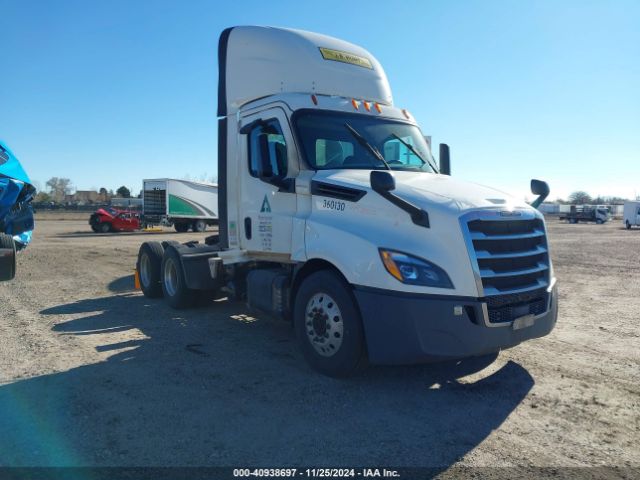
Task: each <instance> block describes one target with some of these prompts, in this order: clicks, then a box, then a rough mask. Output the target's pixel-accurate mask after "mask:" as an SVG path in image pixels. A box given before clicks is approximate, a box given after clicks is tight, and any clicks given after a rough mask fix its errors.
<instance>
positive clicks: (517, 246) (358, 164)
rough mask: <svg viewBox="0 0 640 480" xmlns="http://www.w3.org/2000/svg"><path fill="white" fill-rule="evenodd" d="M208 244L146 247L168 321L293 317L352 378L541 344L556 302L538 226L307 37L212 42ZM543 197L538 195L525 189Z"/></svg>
mask: <svg viewBox="0 0 640 480" xmlns="http://www.w3.org/2000/svg"><path fill="white" fill-rule="evenodd" d="M218 57H219V84H218V116H219V120H218V169H219V170H218V179H219V180H218V181H219V207H218V209H219V215H220V229H219V235H217V236H213V237H209V238H208V239H207V240H206V242H205V243H204V244H200V243H196V242H190V243H186V244H178V243H177V242H164V243H162V244H160V243H157V242H147V243H144V244H143V245H142V246H141V248H140V252H139V255H138V262H137V275H139V279H140V283H141V288H142V290H143V292H144V293H145V295H147V296H148V297H161V296H163V297H164V299H165V301H167V302H168V303H169V305H171V306H173V307H176V308H183V307H189V306H191V305H193V304H194V303H195V302H197V301H198V299H199V298H200V297H202V296H203V295H204V296H213V295H218V296H229V297H231V298H235V299H246V300H247V302H248V304H249V305H250V306H252V307H255V308H257V309H260V310H262V311H265V312H268V313H270V314H272V315H276V316H280V317H283V318H284V319H288V320H291V321H292V322H293V324H294V327H295V331H296V335H297V337H298V340H299V342H300V345H301V347H302V350H303V353H304V356H305V358H306V359H307V361H308V362H309V363H310V364H311V365H312V366H313V367H314V368H315V369H317V370H319V371H320V372H322V373H324V374H327V375H333V376H340V375H348V374H351V373H353V372H355V371H357V370H358V369H359V368H360V367H361V366H362V365H363V364H365V363H366V361H367V360H368V361H369V362H370V363H373V364H406V363H416V362H427V361H434V360H440V359H450V358H462V357H468V356H474V355H482V354H486V353H490V352H495V351H498V350H500V349H503V348H508V347H512V346H514V345H517V344H518V343H520V342H522V341H524V340H528V339H532V338H536V337H541V336H543V335H546V334H548V333H549V332H550V331H551V330H552V329H553V327H554V325H555V323H556V318H557V311H558V310H557V309H558V303H557V290H556V279H555V277H554V273H553V268H552V265H551V258H550V255H549V247H548V242H547V234H546V228H545V223H544V218H543V216H542V215H541V214H540V213H539V212H538V211H537V210H535V208H532V206H530V205H527V204H526V203H523V202H522V201H520V200H518V199H516V198H512V197H509V196H507V195H506V194H504V193H502V192H500V191H497V190H494V189H491V188H488V187H484V186H480V185H476V184H473V183H467V182H462V181H459V180H455V179H454V178H452V177H451V176H450V175H449V173H450V168H449V152H448V147H447V146H446V145H441V146H440V168H439V169H438V168H437V167H436V165H435V162H434V159H433V157H432V154H431V151H430V148H429V145H428V144H427V142H426V141H425V138H424V137H423V135H422V133H421V131H420V129H419V128H418V125H417V123H416V121H415V119H414V118H413V117H412V115H411V114H410V113H409V112H408V111H407V110H405V109H402V108H398V107H396V106H394V104H393V100H392V96H391V89H390V87H389V83H388V81H387V78H386V75H385V73H384V70H383V69H382V66H381V65H380V63H379V62H378V61H377V60H376V59H375V57H373V55H371V54H370V53H369V52H368V51H366V50H364V49H363V48H361V47H359V46H356V45H353V44H351V43H347V42H345V41H342V40H339V39H336V38H331V37H328V36H325V35H320V34H316V33H310V32H304V31H298V30H287V29H277V28H268V27H234V28H229V29H227V30H225V31H224V32H223V33H222V35H221V37H220V41H219V50H218ZM531 188H532V191H533V193H534V194H536V195H539V198H538V199H537V200H536V202H534V204H535V205H536V206H537V205H538V204H539V203H540V202H541V201H542V200H543V199H544V197H545V196H546V195H547V194H548V186H547V185H546V183H544V182H541V181H537V180H533V181H532V182H531Z"/></svg>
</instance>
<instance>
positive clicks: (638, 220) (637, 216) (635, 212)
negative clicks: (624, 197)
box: [622, 201, 640, 230]
mask: <svg viewBox="0 0 640 480" xmlns="http://www.w3.org/2000/svg"><path fill="white" fill-rule="evenodd" d="M622 223H623V224H624V226H625V227H627V230H628V229H630V228H631V227H632V226H638V225H640V201H633V202H624V210H623V211H622Z"/></svg>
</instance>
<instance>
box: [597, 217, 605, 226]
mask: <svg viewBox="0 0 640 480" xmlns="http://www.w3.org/2000/svg"><path fill="white" fill-rule="evenodd" d="M603 223H604V221H602V220H601V219H600V218H598V219H596V224H597V225H602V224H603Z"/></svg>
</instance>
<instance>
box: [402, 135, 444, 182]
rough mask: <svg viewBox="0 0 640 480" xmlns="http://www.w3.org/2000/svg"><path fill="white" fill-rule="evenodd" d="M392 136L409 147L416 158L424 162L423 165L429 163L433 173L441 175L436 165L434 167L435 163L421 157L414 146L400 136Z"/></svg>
mask: <svg viewBox="0 0 640 480" xmlns="http://www.w3.org/2000/svg"><path fill="white" fill-rule="evenodd" d="M391 136H392V137H393V138H395V139H396V140H400V142H402V144H403V145H404V146H405V147H407V148H408V149H409V150H410V151H411V153H413V154H414V155H415V156H416V157H418V158H419V159H420V160H422V163H428V164H429V166H430V167H431V168H433V171H434V172H436V173H440V171H439V170H438V169H437V168H436V167H435V165H434V164H433V163H431V162H430V161H429V159H427V160H425V159H424V158H422V155H420V154H419V153H418V151H417V150H416V149H415V148H413V145H411V144H410V143H408V142H405V141H404V140H403V139H401V138H400V137H399V136H398V135H396V134H395V133H392V134H391Z"/></svg>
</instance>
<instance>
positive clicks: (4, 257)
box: [0, 233, 16, 282]
mask: <svg viewBox="0 0 640 480" xmlns="http://www.w3.org/2000/svg"><path fill="white" fill-rule="evenodd" d="M15 276H16V242H14V241H13V237H12V236H11V235H6V234H4V233H0V282H4V281H8V280H13V279H14V278H15Z"/></svg>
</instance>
